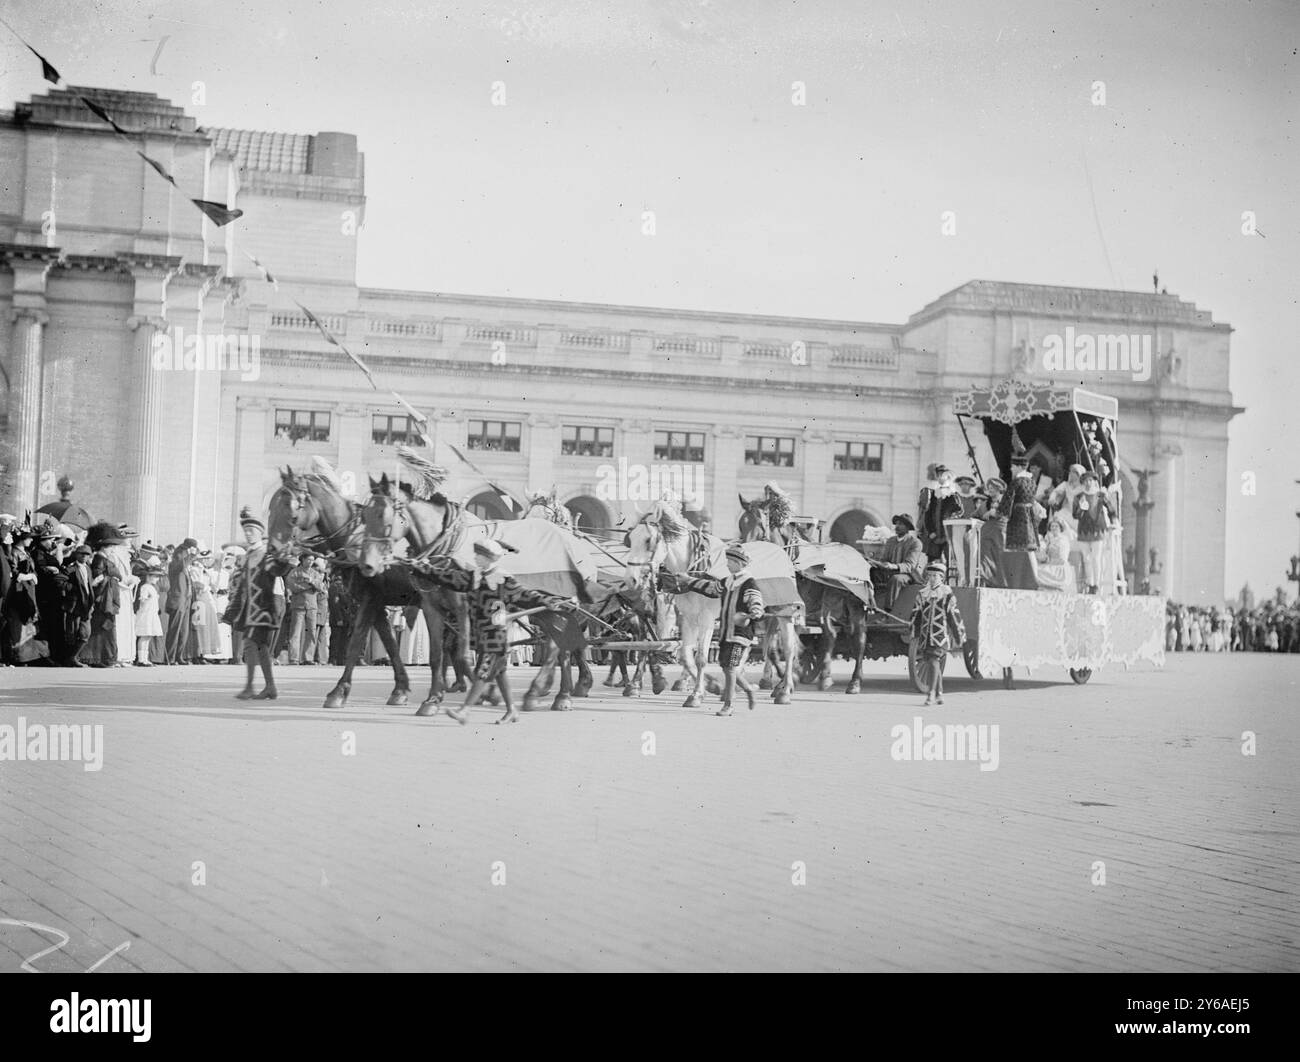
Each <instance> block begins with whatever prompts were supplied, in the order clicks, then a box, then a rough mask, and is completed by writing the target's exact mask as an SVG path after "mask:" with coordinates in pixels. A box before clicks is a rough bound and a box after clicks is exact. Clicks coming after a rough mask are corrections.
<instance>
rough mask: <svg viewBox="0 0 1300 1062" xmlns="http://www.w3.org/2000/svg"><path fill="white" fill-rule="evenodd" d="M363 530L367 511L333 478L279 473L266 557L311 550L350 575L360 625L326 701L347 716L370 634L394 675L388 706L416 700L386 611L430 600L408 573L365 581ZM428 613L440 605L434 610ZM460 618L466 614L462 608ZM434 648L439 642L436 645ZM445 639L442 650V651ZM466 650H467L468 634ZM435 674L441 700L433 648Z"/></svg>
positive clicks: (462, 669)
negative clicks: (361, 562) (345, 711)
mask: <svg viewBox="0 0 1300 1062" xmlns="http://www.w3.org/2000/svg"><path fill="white" fill-rule="evenodd" d="M363 536H364V530H363V527H362V524H361V507H360V506H359V505H357V503H355V502H351V501H349V500H348V499H346V498H345V497H344V496H343V492H342V490H341V489H340V488H339V486H338V484H337V483H336V482H335V481H334V479H333V477H332V476H331V475H329V474H321V473H303V474H297V473H295V472H294V471H293V470H292V469H290V468H286V469H285V470H284V471H283V472H281V473H280V487H279V488H277V490H276V492H275V493H274V494H273V495H272V496H271V506H270V516H269V519H268V521H267V539H268V547H267V548H268V553H269V555H270V556H272V557H277V558H282V557H285V556H287V555H289V554H290V553H292V552H295V551H302V550H306V551H308V552H313V553H316V554H318V555H323V556H328V557H331V558H333V560H334V563H335V565H337V566H338V567H340V568H342V569H343V570H344V572H345V573H346V575H345V579H346V580H347V592H348V593H349V595H350V596H351V597H352V598H353V599H354V600H355V601H356V603H357V613H356V620H355V622H354V623H353V627H352V636H351V638H350V639H349V640H348V646H347V652H346V655H345V661H346V662H345V664H344V670H343V674H342V675H341V676H340V678H339V680H338V682H337V683H336V684H335V685H334V688H333V689H332V690H330V692H329V693H328V694H327V695H326V697H325V702H324V707H325V708H343V707H345V706H346V705H347V700H348V696H349V694H350V693H351V692H352V672H353V670H354V669H355V667H356V665H357V661H358V660H360V659H361V651H362V649H363V647H364V646H365V640H366V638H367V637H368V636H369V634H370V631H371V629H373V630H374V631H375V633H376V634H378V635H379V640H380V641H381V642H382V643H383V646H384V651H385V652H386V653H387V654H388V659H389V661H390V662H391V664H392V667H393V690H392V693H390V694H389V697H388V701H387V702H386V703H388V704H389V705H402V704H406V703H408V700H409V698H410V692H411V683H410V678H409V676H408V674H407V671H406V666H405V665H404V664H403V663H402V657H401V652H400V651H399V648H398V643H397V639H396V637H395V636H394V634H393V630H392V626H391V625H390V624H389V622H388V609H387V606H388V605H404V606H407V607H408V608H409V607H410V606H418V607H420V608H421V609H426V605H425V595H424V594H423V593H422V592H421V588H420V587H417V586H416V585H414V584H413V583H412V582H411V578H410V574H409V572H406V571H400V570H394V571H388V572H384V573H383V574H381V575H372V576H366V575H364V574H363V573H361V572H360V571H358V570H357V568H356V565H357V563H358V562H359V560H360V554H361V549H362V545H363V541H362V540H363ZM430 607H432V608H435V609H436V607H437V605H436V604H435V603H434V602H430ZM461 611H462V612H463V611H464V606H463V604H462V605H461ZM425 619H426V622H428V624H429V629H430V632H431V633H432V631H433V629H434V627H435V625H438V629H439V630H441V625H440V623H439V619H440V617H439V618H438V619H435V618H433V617H431V616H430V612H429V611H428V610H427V609H426V611H425ZM430 641H431V642H432V641H433V639H432V638H431V639H430ZM441 644H442V642H441V639H440V640H439V642H438V645H439V646H441ZM461 645H465V646H467V645H468V627H467V624H466V634H465V637H464V638H463V639H462V641H461ZM429 659H430V663H431V667H433V662H434V661H435V660H437V665H436V669H434V670H433V678H432V682H431V684H430V697H431V698H433V697H437V696H441V694H440V688H441V685H442V682H443V679H442V661H441V652H440V651H439V652H438V653H437V655H435V650H434V646H433V645H432V644H431V645H430V652H429ZM453 662H454V663H455V665H456V676H457V686H461V685H462V684H463V682H464V679H465V677H466V676H467V675H468V674H469V670H470V668H469V665H468V661H467V660H466V659H465V658H464V654H461V655H460V656H458V657H457V658H456V659H455V660H454V661H453Z"/></svg>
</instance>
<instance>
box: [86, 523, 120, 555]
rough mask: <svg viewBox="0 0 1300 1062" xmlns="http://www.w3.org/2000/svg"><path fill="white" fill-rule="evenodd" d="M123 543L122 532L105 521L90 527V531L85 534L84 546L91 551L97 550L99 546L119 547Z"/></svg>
mask: <svg viewBox="0 0 1300 1062" xmlns="http://www.w3.org/2000/svg"><path fill="white" fill-rule="evenodd" d="M124 542H125V539H123V538H122V532H121V531H119V530H118V529H117V527H116V526H114V525H113V524H110V523H109V522H108V521H107V520H101V521H100V522H99V523H97V524H93V525H91V528H90V530H89V531H87V532H86V545H88V546H90V547H91V549H99V548H100V547H101V546H121V545H123V544H124Z"/></svg>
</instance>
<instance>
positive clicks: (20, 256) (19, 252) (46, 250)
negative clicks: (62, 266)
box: [0, 243, 63, 269]
mask: <svg viewBox="0 0 1300 1062" xmlns="http://www.w3.org/2000/svg"><path fill="white" fill-rule="evenodd" d="M62 254H63V252H62V250H60V249H59V248H58V247H41V246H39V245H33V244H26V243H0V265H4V266H6V267H7V268H9V269H13V268H14V266H15V265H16V264H18V263H22V264H23V265H24V266H27V267H28V268H31V267H33V266H34V267H42V266H43V267H44V268H45V269H49V268H50V267H51V266H52V265H54V264H55V263H56V262H58V260H59V258H60V257H61V256H62Z"/></svg>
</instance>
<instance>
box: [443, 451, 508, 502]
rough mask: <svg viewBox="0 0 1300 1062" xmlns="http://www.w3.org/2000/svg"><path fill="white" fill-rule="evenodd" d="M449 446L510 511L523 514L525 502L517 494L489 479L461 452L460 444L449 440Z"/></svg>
mask: <svg viewBox="0 0 1300 1062" xmlns="http://www.w3.org/2000/svg"><path fill="white" fill-rule="evenodd" d="M447 447H448V449H450V450H451V452H452V453H453V454H455V455H456V456H457V457H459V458H460V459H461V460H462V461H464V462H465V464H466V465H468V466H469V470H470V471H471V472H473V473H474V474H475V475H476V476H478V477H479V478H480V479H482V480H483V482H484V483H486V484H487V485H488V486H489V487H491V488H492V490H493V491H495V492H496V495H497V497H499V498H500V499H501V500H502V501H503V502H505V503H506V505H508V506H509V507H510V511H511V512H512V513H514V514H515V516H516V517H518V516H520V515H522V514H523V512H524V507H523V504H522V503H520V502H518V501H516V500H515V496H514V495H513V494H511V493H510V492H509V491H508V490H506V489H505V488H504V487H500V486H498V485H497V484H496V483H493V482H492V480H490V479H488V477H487V476H485V475H483V470H482V469H481V468H479V467H478V465H476V464H475V463H474V462H473V461H471V460H470V459H469V458H468V457H466V456H465V455H464V454H463V453H461V452H460V447H459V446H457V445H456V444H455V443H452V442H449V443H448V444H447Z"/></svg>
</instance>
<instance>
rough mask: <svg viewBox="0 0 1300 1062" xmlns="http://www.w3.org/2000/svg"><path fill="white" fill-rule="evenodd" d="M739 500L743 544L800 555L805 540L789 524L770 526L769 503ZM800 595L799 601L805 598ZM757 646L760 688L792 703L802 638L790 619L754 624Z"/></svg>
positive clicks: (767, 618)
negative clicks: (772, 545)
mask: <svg viewBox="0 0 1300 1062" xmlns="http://www.w3.org/2000/svg"><path fill="white" fill-rule="evenodd" d="M738 497H739V498H740V507H741V511H740V527H739V530H740V541H741V542H772V543H775V544H776V545H778V546H784V547H785V550H786V552H787V554H789V556H790V558H791V560H792V561H793V559H794V558H795V557H796V556H797V555H798V551H799V543H800V542H802V541H803V539H801V538H800V537H799V536H798V535H797V534H795V533H794V531H793V529H792V528H791V527H790V526H789V525H788V524H786V525H784V526H782V527H780V528H775V527H773V526H772V524H771V516H770V511H769V509H768V504H767V502H766V501H746V500H745V497H744V495H743V494H742V495H738ZM802 596H803V595H802V594H800V598H802ZM755 633H756V634H757V635H758V643H759V646H760V647H761V652H762V656H763V677H762V678H761V679H759V682H758V688H759V689H761V690H767V689H770V690H771V691H772V699H773V700H774V701H775V702H776V703H777V704H789V703H790V697H791V695H792V694H793V693H794V688H795V682H794V671H795V666H796V663H797V661H798V659H799V649H800V643H799V635H798V632H797V631H796V630H795V623H794V620H793V618H792V617H790V616H764V617H763V619H762V620H760V621H759V622H758V623H757V624H756V625H755Z"/></svg>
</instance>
